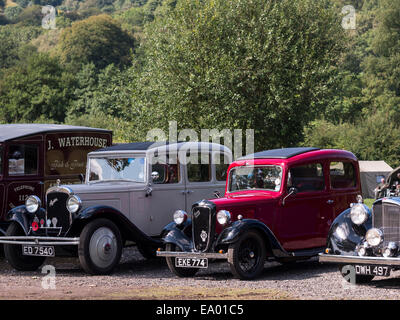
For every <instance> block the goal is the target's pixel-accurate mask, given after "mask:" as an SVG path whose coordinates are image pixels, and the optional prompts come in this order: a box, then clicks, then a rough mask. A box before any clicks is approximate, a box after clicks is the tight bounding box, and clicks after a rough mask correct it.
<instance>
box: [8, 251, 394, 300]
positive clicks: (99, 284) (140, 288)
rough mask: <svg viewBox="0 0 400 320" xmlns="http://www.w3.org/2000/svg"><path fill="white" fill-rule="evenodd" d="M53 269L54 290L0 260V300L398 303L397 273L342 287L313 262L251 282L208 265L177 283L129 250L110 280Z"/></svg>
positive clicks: (72, 265) (63, 264) (274, 267)
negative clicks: (335, 300) (255, 300)
mask: <svg viewBox="0 0 400 320" xmlns="http://www.w3.org/2000/svg"><path fill="white" fill-rule="evenodd" d="M45 264H46V265H53V266H54V267H55V268H56V277H55V279H54V280H55V289H51V288H50V289H44V288H43V286H42V284H45V285H46V284H51V282H49V277H48V276H47V277H46V274H42V273H41V270H38V271H37V272H17V271H15V270H13V269H12V268H11V267H10V266H9V265H8V264H7V263H6V262H5V260H4V259H3V258H0V270H1V271H0V299H23V300H25V299H163V300H168V299H179V300H182V299H196V300H198V299H212V300H214V299H233V300H234V299H252V300H253V299H262V300H264V299H322V300H327V299H329V300H331V299H340V300H342V299H344V300H349V299H384V300H387V299H399V298H400V291H399V290H398V288H400V271H396V272H392V275H391V277H389V278H385V277H377V278H375V279H374V280H373V281H372V282H371V283H370V284H367V285H359V286H353V285H350V284H347V283H345V282H344V280H343V279H342V277H341V276H340V274H339V272H338V269H337V267H336V266H332V265H321V264H319V263H318V262H317V259H316V258H315V259H312V260H308V261H303V262H297V263H294V264H290V265H281V264H278V263H269V262H268V263H266V265H265V269H264V272H263V274H262V275H261V277H260V278H258V279H257V280H255V281H240V280H236V279H234V278H233V277H232V275H231V273H230V271H229V266H228V265H227V263H224V262H218V263H213V264H211V268H210V269H208V270H202V271H200V272H199V273H198V274H197V275H196V276H195V277H193V278H184V279H183V278H177V277H175V276H174V275H173V274H172V273H171V272H170V271H169V269H168V267H167V266H166V263H165V261H164V259H161V258H159V259H155V260H151V261H149V260H145V259H144V258H142V256H141V255H140V254H139V253H138V251H137V250H136V249H135V248H128V249H125V250H124V253H123V257H122V261H121V264H120V265H119V266H118V268H117V269H116V271H115V272H114V273H113V274H112V275H111V276H89V275H87V274H85V273H84V272H83V271H82V270H81V269H80V267H79V261H78V260H77V259H72V258H68V259H65V258H64V259H61V258H55V259H48V260H47V261H46V263H45Z"/></svg>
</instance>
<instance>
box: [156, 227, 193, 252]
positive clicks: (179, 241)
mask: <svg viewBox="0 0 400 320" xmlns="http://www.w3.org/2000/svg"><path fill="white" fill-rule="evenodd" d="M191 226H192V221H191V220H190V219H188V220H187V221H185V222H184V224H182V225H180V226H178V225H177V224H176V223H175V222H171V223H170V224H168V225H166V226H165V227H164V230H163V231H162V233H161V235H162V241H163V243H164V244H168V243H171V244H174V245H176V246H177V247H179V248H180V249H181V250H182V251H184V252H187V251H191V250H192V248H193V243H192V240H191V238H190V237H189V236H188V235H187V234H186V233H185V230H191ZM188 228H189V229H188Z"/></svg>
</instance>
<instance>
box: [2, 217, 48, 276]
mask: <svg viewBox="0 0 400 320" xmlns="http://www.w3.org/2000/svg"><path fill="white" fill-rule="evenodd" d="M6 236H8V237H12V236H25V232H24V231H23V230H22V228H21V226H20V225H19V224H18V223H16V222H13V223H11V224H10V226H9V227H8V228H7V232H6ZM4 256H5V258H6V259H7V261H8V263H9V264H10V265H11V266H12V267H13V268H14V269H16V270H19V271H35V270H37V269H38V268H39V267H40V266H41V265H42V264H43V262H44V261H45V260H46V258H45V257H33V256H24V255H23V254H22V245H20V244H4Z"/></svg>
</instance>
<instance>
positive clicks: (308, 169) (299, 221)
mask: <svg viewBox="0 0 400 320" xmlns="http://www.w3.org/2000/svg"><path fill="white" fill-rule="evenodd" d="M360 193H361V187H360V178H359V166H358V161H357V158H356V157H355V156H354V155H353V154H352V153H351V152H348V151H344V150H320V149H316V148H285V149H274V150H268V151H263V152H259V153H255V154H252V155H249V156H246V157H243V158H241V159H239V160H237V161H235V162H233V163H232V164H231V165H230V166H229V168H228V175H227V181H226V189H225V196H224V197H223V198H219V199H213V200H201V201H199V202H197V203H195V204H194V205H193V206H192V210H191V214H190V218H189V215H188V214H187V213H186V212H185V211H183V210H178V211H176V212H175V213H174V222H172V223H170V224H169V225H167V226H166V227H165V228H164V231H163V233H162V236H163V241H164V243H165V244H166V249H165V251H163V250H162V249H159V250H158V252H157V255H158V256H160V257H166V260H167V263H168V266H169V268H170V270H171V271H172V272H174V273H175V274H176V275H178V276H193V275H194V274H195V273H196V272H197V271H198V270H199V269H200V268H207V267H208V262H209V260H213V259H226V260H227V261H228V263H229V265H230V267H231V271H232V273H233V275H234V276H235V277H237V278H240V279H253V278H255V277H257V276H258V275H259V274H260V273H261V272H262V270H263V267H264V262H265V261H266V260H267V259H274V260H277V261H279V262H289V261H293V260H298V259H308V258H310V257H312V256H315V255H317V254H318V253H320V252H322V251H323V250H324V247H325V245H326V238H327V235H328V231H329V228H330V225H331V224H332V222H333V220H334V219H335V217H336V216H337V215H339V214H340V213H341V212H342V211H343V210H345V209H346V208H348V207H349V205H350V203H352V202H355V201H356V197H357V195H359V194H360Z"/></svg>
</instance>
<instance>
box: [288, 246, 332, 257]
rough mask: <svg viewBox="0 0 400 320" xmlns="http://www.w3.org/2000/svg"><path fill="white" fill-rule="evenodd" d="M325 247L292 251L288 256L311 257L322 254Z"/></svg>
mask: <svg viewBox="0 0 400 320" xmlns="http://www.w3.org/2000/svg"><path fill="white" fill-rule="evenodd" d="M324 250H325V247H320V248H313V249H306V250H298V251H293V252H291V253H290V254H291V255H292V257H299V258H300V257H313V256H317V255H319V254H320V253H321V252H324Z"/></svg>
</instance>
